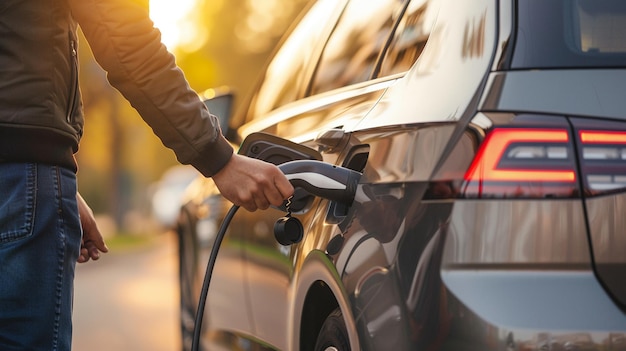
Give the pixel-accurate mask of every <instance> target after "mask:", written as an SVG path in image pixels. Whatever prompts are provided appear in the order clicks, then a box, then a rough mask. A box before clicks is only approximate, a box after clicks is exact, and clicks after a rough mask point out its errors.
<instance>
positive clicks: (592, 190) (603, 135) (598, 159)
mask: <svg viewBox="0 0 626 351" xmlns="http://www.w3.org/2000/svg"><path fill="white" fill-rule="evenodd" d="M572 122H573V124H574V127H575V129H576V133H577V135H578V140H577V142H578V149H579V159H580V162H581V172H582V177H583V185H584V187H585V194H587V195H592V196H593V195H601V194H605V193H609V192H617V191H626V125H624V124H623V123H616V122H602V121H593V120H587V119H573V120H572ZM619 129H622V130H619Z"/></svg>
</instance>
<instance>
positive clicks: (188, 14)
mask: <svg viewBox="0 0 626 351" xmlns="http://www.w3.org/2000/svg"><path fill="white" fill-rule="evenodd" d="M197 5H198V0H177V1H172V0H150V18H151V19H152V21H153V22H154V25H155V26H156V27H157V28H159V30H160V31H161V41H162V42H163V44H165V45H166V46H167V47H168V49H170V50H173V51H177V50H185V51H193V50H194V49H195V48H197V47H199V46H201V45H202V44H203V43H204V41H205V40H206V33H203V32H202V31H201V30H200V28H198V18H197V16H195V15H194V14H196V7H197Z"/></svg>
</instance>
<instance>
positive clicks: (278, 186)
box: [212, 154, 294, 212]
mask: <svg viewBox="0 0 626 351" xmlns="http://www.w3.org/2000/svg"><path fill="white" fill-rule="evenodd" d="M212 178H213V181H214V182H215V185H216V186H217V188H218V189H219V190H220V193H221V194H222V196H224V197H225V198H226V199H227V200H229V201H230V202H232V203H233V204H235V205H238V206H242V207H243V208H245V209H246V210H248V211H251V212H254V211H256V210H257V209H261V210H265V209H266V208H268V207H269V206H270V205H274V206H280V205H282V204H283V202H284V200H286V199H287V198H289V196H291V195H293V192H294V189H293V186H292V185H291V183H289V180H288V179H287V177H285V175H284V174H283V172H281V171H280V169H278V167H276V166H275V165H273V164H271V163H268V162H265V161H261V160H257V159H254V158H250V157H246V156H242V155H238V154H234V155H233V157H232V158H231V159H230V161H228V163H227V164H226V166H224V168H222V170H220V171H219V172H218V173H217V174H215V175H213V177H212Z"/></svg>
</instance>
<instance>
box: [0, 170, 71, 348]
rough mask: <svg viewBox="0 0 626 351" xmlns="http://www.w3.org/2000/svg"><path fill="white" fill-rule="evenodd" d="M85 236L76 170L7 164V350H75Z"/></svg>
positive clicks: (1, 312)
mask: <svg viewBox="0 0 626 351" xmlns="http://www.w3.org/2000/svg"><path fill="white" fill-rule="evenodd" d="M81 235H82V232H81V227H80V220H79V217H78V207H77V204H76V175H75V174H74V172H73V171H72V170H69V169H65V168H61V167H56V166H50V165H43V164H34V163H4V164H3V163H0V350H3V351H8V350H29V351H35V350H45V351H50V350H57V351H61V350H70V348H71V339H72V300H73V286H74V283H73V281H74V269H75V267H76V260H77V258H78V254H79V250H80V240H81Z"/></svg>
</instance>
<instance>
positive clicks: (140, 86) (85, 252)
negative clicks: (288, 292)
mask: <svg viewBox="0 0 626 351" xmlns="http://www.w3.org/2000/svg"><path fill="white" fill-rule="evenodd" d="M78 25H80V27H81V29H82V31H83V33H84V34H85V37H86V38H87V40H88V42H89V44H90V46H91V49H92V51H93V53H94V57H95V58H96V60H97V61H98V62H99V64H100V65H101V66H102V67H103V68H104V69H105V70H106V71H107V73H108V80H109V82H110V83H111V85H113V86H114V87H115V88H117V89H118V90H119V91H120V92H121V93H122V94H123V95H124V96H125V97H126V98H127V99H128V100H129V101H130V102H131V104H132V106H133V107H134V108H135V109H136V110H137V111H138V112H139V114H140V115H141V116H142V118H143V119H144V120H145V121H146V122H147V123H148V124H149V125H150V126H151V127H152V129H153V130H154V132H155V134H156V135H157V136H158V137H159V138H160V139H161V140H162V142H163V143H164V145H165V146H167V147H169V148H171V149H172V150H174V152H175V153H176V156H177V158H178V160H179V161H180V162H181V163H184V164H191V165H193V166H194V167H195V168H197V169H198V170H199V171H200V172H201V173H202V174H203V175H205V176H207V177H212V178H213V180H214V181H215V184H216V185H217V187H218V189H219V190H220V191H221V193H222V195H223V196H224V197H226V198H227V199H228V200H230V201H232V202H233V203H235V204H237V205H240V206H242V207H244V208H246V209H247V210H249V211H255V210H256V209H265V208H267V207H268V206H269V205H270V204H273V205H276V206H278V205H280V204H282V202H283V200H284V199H286V198H288V197H289V196H290V195H291V194H292V193H293V187H292V186H291V184H290V183H289V182H288V180H287V179H286V178H285V176H284V175H283V174H282V173H281V172H280V170H279V169H278V168H277V167H275V166H273V165H271V164H268V163H265V162H262V161H258V160H254V159H250V158H246V157H244V156H240V155H236V154H233V150H232V148H231V147H230V145H229V144H228V142H227V141H226V140H225V139H224V137H223V136H222V134H221V131H220V128H219V125H218V122H217V119H216V118H215V117H214V116H212V115H210V114H209V111H208V110H207V109H206V108H205V106H204V104H203V103H202V102H201V101H200V100H199V98H198V96H197V95H196V93H195V92H194V91H193V90H191V89H190V87H189V86H188V84H187V82H186V80H185V77H184V76H183V73H182V72H181V71H180V69H179V68H178V67H177V66H176V64H175V62H174V57H173V56H172V55H171V54H169V53H168V52H167V50H166V48H165V47H164V46H163V45H162V44H161V42H160V34H159V32H158V30H156V29H154V28H153V25H152V22H151V21H150V20H149V18H148V15H147V12H146V11H145V9H143V8H142V7H140V6H136V5H135V4H134V3H133V1H131V0H4V1H2V2H1V3H0V350H3V351H8V350H29V351H33V350H46V351H49V350H69V349H70V347H71V306H72V291H73V279H74V268H75V264H76V262H77V261H78V262H86V261H88V260H89V259H98V257H99V254H100V252H106V251H107V248H106V245H105V244H104V241H103V240H102V236H101V235H100V232H99V231H98V228H97V225H96V223H95V221H94V219H93V214H92V212H91V209H90V208H89V206H87V204H86V203H85V202H84V200H83V199H82V197H81V196H80V195H79V194H78V193H77V190H76V171H77V166H76V164H75V160H74V153H75V152H76V151H77V150H78V145H79V141H80V138H81V136H82V132H83V115H82V104H81V99H80V90H79V88H78V77H77V73H78V63H77V57H76V50H77V42H76V30H77V26H78ZM81 234H82V237H81ZM95 288H97V287H95Z"/></svg>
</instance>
